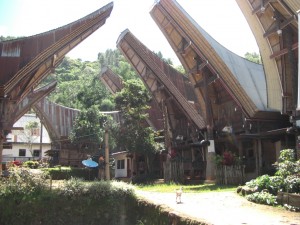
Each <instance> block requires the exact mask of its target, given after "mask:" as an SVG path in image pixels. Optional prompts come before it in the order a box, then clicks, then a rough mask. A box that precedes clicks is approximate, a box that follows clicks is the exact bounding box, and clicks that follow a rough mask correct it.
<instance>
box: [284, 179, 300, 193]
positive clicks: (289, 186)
mask: <svg viewBox="0 0 300 225" xmlns="http://www.w3.org/2000/svg"><path fill="white" fill-rule="evenodd" d="M284 185H285V189H284V190H285V191H286V192H289V193H298V194H300V176H299V175H290V176H287V177H286V178H285V179H284Z"/></svg>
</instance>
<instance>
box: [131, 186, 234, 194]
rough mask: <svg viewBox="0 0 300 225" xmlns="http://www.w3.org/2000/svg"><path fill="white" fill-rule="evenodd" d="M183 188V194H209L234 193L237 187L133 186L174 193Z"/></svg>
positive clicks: (139, 188) (146, 189)
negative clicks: (217, 192)
mask: <svg viewBox="0 0 300 225" xmlns="http://www.w3.org/2000/svg"><path fill="white" fill-rule="evenodd" d="M181 186H182V187H183V190H184V192H187V193H197V192H210V191H235V190H236V188H237V186H228V185H226V186H225V185H216V184H199V185H179V184H149V185H135V187H136V189H138V190H142V191H153V192H174V190H176V189H179V188H180V187H181Z"/></svg>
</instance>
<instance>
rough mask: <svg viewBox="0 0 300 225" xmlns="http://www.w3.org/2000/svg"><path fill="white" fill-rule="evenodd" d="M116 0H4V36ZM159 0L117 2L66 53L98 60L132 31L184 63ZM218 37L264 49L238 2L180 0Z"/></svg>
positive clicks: (41, 28) (35, 30)
mask: <svg viewBox="0 0 300 225" xmlns="http://www.w3.org/2000/svg"><path fill="white" fill-rule="evenodd" d="M110 2H112V0H85V1H83V0H0V36H15V37H18V36H31V35H35V34H39V33H43V32H46V31H48V30H52V29H55V28H58V27H61V26H63V25H66V24H68V23H71V22H73V21H75V20H78V19H80V18H82V17H84V16H86V15H88V14H90V13H92V12H94V11H95V10H97V9H99V8H101V7H103V6H105V5H106V4H108V3H110ZM154 2H155V1H154V0H114V1H113V3H114V8H113V11H112V13H111V15H110V17H108V19H107V20H106V23H105V24H104V25H103V26H102V27H100V28H99V29H98V30H97V31H95V32H94V33H93V34H92V35H91V36H89V37H88V38H87V39H85V40H84V41H83V42H81V43H80V44H79V45H78V46H77V47H75V48H74V49H73V50H72V51H70V52H69V53H68V54H67V56H69V57H71V58H80V59H82V60H89V61H94V60H97V55H98V53H99V52H105V50H106V49H115V48H116V41H117V40H118V37H119V35H120V34H121V32H122V31H124V30H125V29H129V30H130V31H131V32H132V34H133V35H135V36H136V37H137V38H138V39H139V40H140V41H141V42H142V43H143V44H145V45H146V46H147V47H148V48H149V49H150V50H152V51H154V52H158V51H160V52H161V53H162V54H163V57H164V58H170V59H171V60H172V61H173V63H174V64H175V65H179V64H180V63H179V61H178V59H177V57H176V55H175V53H174V51H173V50H172V49H171V47H170V45H169V43H168V42H167V40H166V38H165V37H164V36H163V34H162V32H161V31H160V29H159V28H158V26H157V25H156V24H155V22H154V20H153V19H152V17H151V16H150V13H149V12H150V10H151V8H152V6H153V4H154ZM177 2H178V3H179V4H180V5H181V6H182V7H183V8H184V9H185V11H186V12H187V13H189V14H190V16H191V17H192V18H193V19H194V20H195V21H196V22H197V23H198V24H199V25H200V26H201V27H202V28H204V29H205V30H206V32H208V33H209V34H210V35H211V36H212V37H213V38H214V39H215V40H216V41H218V42H219V43H220V44H222V45H223V46H225V47H226V48H227V49H229V50H231V51H232V52H234V53H236V54H238V55H240V56H244V55H245V53H246V52H257V53H258V52H259V50H258V47H257V44H256V41H255V39H254V37H253V34H252V32H251V30H250V28H249V26H248V24H247V22H246V19H245V18H244V16H243V14H242V12H241V11H240V9H239V7H238V5H237V3H236V2H235V0H177Z"/></svg>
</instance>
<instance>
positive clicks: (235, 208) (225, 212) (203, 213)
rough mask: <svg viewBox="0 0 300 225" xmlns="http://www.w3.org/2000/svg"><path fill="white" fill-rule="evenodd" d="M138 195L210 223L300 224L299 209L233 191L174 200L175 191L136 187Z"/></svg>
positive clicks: (227, 224)
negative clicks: (261, 202) (249, 198)
mask: <svg viewBox="0 0 300 225" xmlns="http://www.w3.org/2000/svg"><path fill="white" fill-rule="evenodd" d="M137 194H138V196H140V197H142V198H144V199H147V200H148V201H150V202H152V203H154V204H158V205H163V206H165V207H168V208H170V209H171V210H174V211H175V213H177V214H183V215H186V216H189V217H192V218H194V219H196V220H198V221H201V222H207V223H208V224H214V225H239V224H245V225H281V224H283V225H296V224H297V225H300V213H299V212H298V213H297V212H290V211H287V210H285V209H281V208H274V207H271V206H265V205H259V204H254V203H251V202H249V201H247V200H246V199H245V198H243V197H241V196H239V195H238V194H236V193H234V192H212V193H199V194H194V193H183V195H182V203H181V204H177V203H176V201H175V193H158V192H145V191H137Z"/></svg>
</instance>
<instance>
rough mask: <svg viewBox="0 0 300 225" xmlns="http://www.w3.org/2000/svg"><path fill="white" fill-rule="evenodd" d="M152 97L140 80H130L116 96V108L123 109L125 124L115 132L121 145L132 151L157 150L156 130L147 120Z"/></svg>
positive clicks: (146, 152)
mask: <svg viewBox="0 0 300 225" xmlns="http://www.w3.org/2000/svg"><path fill="white" fill-rule="evenodd" d="M150 99H151V97H150V95H149V93H148V91H147V89H146V88H145V86H144V85H143V83H142V82H141V81H140V80H128V81H127V82H125V84H124V88H123V89H122V91H121V92H119V93H118V94H117V95H116V97H115V104H116V108H117V109H118V110H120V111H121V113H122V117H123V124H122V125H121V128H120V129H119V130H118V131H116V132H115V135H116V140H117V141H118V144H119V146H124V148H125V149H126V150H128V151H131V152H140V153H143V154H150V153H151V152H153V151H154V150H155V147H154V131H153V130H152V128H150V127H147V126H146V124H145V122H146V119H147V118H148V114H147V113H146V112H145V110H146V109H148V107H149V106H148V103H149V101H150Z"/></svg>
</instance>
